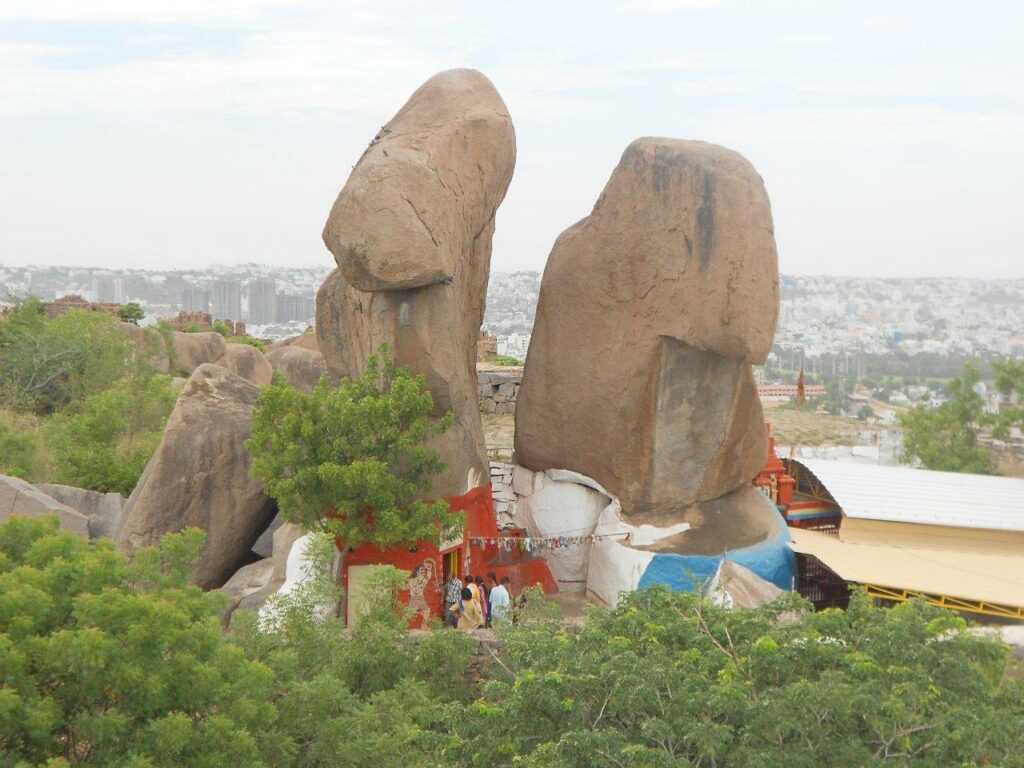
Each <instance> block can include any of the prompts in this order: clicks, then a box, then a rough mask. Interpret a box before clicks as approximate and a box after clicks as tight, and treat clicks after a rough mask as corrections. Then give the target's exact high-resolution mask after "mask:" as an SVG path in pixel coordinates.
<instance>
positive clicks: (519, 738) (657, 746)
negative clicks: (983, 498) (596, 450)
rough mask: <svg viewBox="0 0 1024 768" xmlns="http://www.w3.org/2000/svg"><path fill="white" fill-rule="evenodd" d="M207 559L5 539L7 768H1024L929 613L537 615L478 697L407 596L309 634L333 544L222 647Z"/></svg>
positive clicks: (968, 648) (1016, 675) (961, 655)
mask: <svg viewBox="0 0 1024 768" xmlns="http://www.w3.org/2000/svg"><path fill="white" fill-rule="evenodd" d="M202 540H203V539H202V534H201V533H199V532H198V531H194V530H191V531H186V532H185V533H184V534H181V535H174V536H167V537H165V538H164V540H163V541H162V543H161V545H160V547H159V548H145V549H142V550H140V551H139V552H138V553H137V554H136V556H135V558H134V559H133V560H132V561H131V562H127V561H126V560H125V559H124V557H123V556H122V555H120V554H119V553H117V552H116V551H115V550H114V549H113V547H112V546H111V545H110V544H109V543H106V542H103V543H100V542H87V541H85V540H83V539H81V538H79V537H77V536H74V535H72V534H69V533H64V532H61V531H59V529H58V524H57V520H56V519H55V518H49V519H32V518H12V519H10V520H8V521H6V522H4V523H3V524H0V767H2V768H14V767H15V766H44V765H48V766H57V765H65V766H115V767H124V768H127V767H129V766H132V767H134V768H140V767H141V766H147V767H151V768H170V767H171V766H184V765H189V766H202V767H203V768H220V767H221V766H254V767H255V768H262V767H263V766H275V767H280V768H328V767H331V768H333V767H334V766H353V767H355V766H373V767H374V768H406V767H409V768H427V767H428V766H437V765H450V766H456V767H458V766H465V767H466V768H469V767H470V766H473V767H481V768H482V767H483V766H510V765H517V766H523V767H524V768H538V767H539V766H552V767H553V766H558V767H559V768H563V767H567V768H573V767H574V766H578V767H580V768H583V767H584V766H585V767H586V768H590V767H591V766H595V767H596V768H612V767H613V766H614V767H615V768H619V766H669V765H672V766H675V765H715V766H719V768H732V767H736V768H749V767H754V768H768V766H773V767H774V766H780V765H785V766H787V768H789V767H790V766H792V767H793V768H812V767H813V768H818V766H822V765H828V766H836V767H837V768H854V767H856V768H862V767H863V766H882V765H890V764H894V765H913V766H920V767H921V768H947V767H948V766H983V765H992V766H997V765H998V766H1001V767H1002V768H1021V766H1024V729H1022V728H1021V727H1020V724H1021V722H1022V721H1024V687H1022V684H1021V680H1020V669H1019V667H1018V668H1014V666H1013V664H1014V662H1013V660H1012V658H1011V656H1010V654H1009V652H1008V649H1007V648H1006V647H1005V646H1004V645H1002V644H1000V643H997V642H995V641H993V640H990V639H987V638H984V637H979V636H975V635H973V634H971V633H969V632H968V631H967V628H966V626H965V623H964V622H963V620H961V619H960V618H959V617H957V616H956V615H955V614H953V613H950V612H947V611H942V610H939V609H935V608H930V607H928V606H927V605H925V604H923V603H921V602H910V603H906V604H902V605H899V606H897V607H895V608H892V609H879V608H877V607H875V606H873V605H872V604H871V602H870V601H869V599H868V598H867V596H866V595H865V594H864V593H863V592H861V593H858V594H856V595H855V596H854V599H853V600H852V602H851V605H850V609H849V611H846V612H842V611H837V610H829V611H824V612H822V613H817V614H815V613H810V612H809V611H808V606H807V604H806V603H804V602H803V601H802V600H801V599H800V598H798V597H795V596H793V595H787V596H784V597H783V598H782V599H780V600H779V601H777V602H776V603H774V604H771V605H768V606H765V607H763V608H760V609H757V610H753V611H746V610H725V609H721V608H718V607H715V606H713V605H711V604H709V603H708V602H706V601H703V600H702V599H700V598H698V597H696V596H694V595H689V594H679V593H674V592H671V591H669V590H667V589H665V588H660V587H656V588H650V589H647V590H643V591H640V592H635V593H632V594H629V595H626V596H624V598H623V600H622V601H621V602H620V604H619V605H618V607H616V608H615V609H614V610H606V609H599V608H593V609H591V610H590V612H589V613H588V615H587V617H586V620H585V622H584V623H583V625H582V626H580V627H566V626H564V625H563V623H562V622H561V620H560V619H559V617H558V615H557V611H556V610H555V609H554V607H553V606H551V605H549V604H547V603H546V602H545V601H544V600H543V599H542V598H541V597H540V596H539V595H538V594H531V595H530V596H529V600H528V603H527V608H526V610H525V611H524V612H520V613H519V614H518V616H517V618H518V623H517V624H516V625H514V626H513V625H505V627H504V628H503V629H502V631H501V632H500V638H501V641H502V645H503V647H504V650H494V649H492V651H491V652H492V653H496V654H497V658H496V660H495V661H494V663H493V664H491V665H490V666H489V667H485V668H482V669H481V670H480V671H482V672H483V673H484V674H485V675H486V676H487V677H486V678H485V679H484V681H483V682H482V684H480V685H477V684H475V683H474V682H473V680H472V678H473V674H472V672H471V670H470V662H471V660H472V659H473V651H474V649H475V644H474V643H473V641H472V640H470V639H469V637H468V636H467V635H466V634H464V633H462V632H458V631H455V630H442V629H438V630H434V631H430V632H425V633H419V632H416V633H410V632H407V631H406V630H405V629H404V625H403V619H402V617H401V616H400V615H398V614H395V613H392V612H391V611H390V608H391V600H392V598H393V596H394V591H395V589H396V587H397V585H398V582H397V581H396V579H397V577H398V574H397V573H387V574H385V575H384V576H383V577H382V578H381V579H380V580H379V583H378V584H376V585H375V586H374V588H373V590H374V592H375V594H376V595H377V598H376V599H375V600H374V601H373V605H374V606H375V610H373V611H371V613H370V614H369V615H368V616H366V617H365V618H364V620H363V621H362V622H360V624H359V626H358V627H357V628H356V629H355V630H346V629H345V627H343V626H342V623H341V621H340V620H339V619H337V618H336V617H335V616H334V615H333V613H330V612H327V613H325V612H324V611H322V610H319V609H318V606H321V607H322V606H323V605H324V600H325V599H326V600H331V599H334V598H336V596H337V586H336V585H335V584H334V579H333V578H332V576H331V574H332V573H333V565H332V561H333V558H334V549H333V541H332V540H331V539H330V537H329V536H327V535H322V536H320V537H318V538H316V539H315V540H314V542H313V545H312V556H311V560H312V563H313V565H312V567H313V579H312V580H311V581H310V582H307V583H306V584H304V585H302V586H300V587H299V589H298V590H297V591H296V592H295V593H293V594H292V595H291V596H289V597H284V598H278V603H277V605H276V608H275V612H274V618H273V619H272V620H264V621H260V620H259V619H257V617H256V616H255V614H252V613H248V612H239V613H237V614H236V617H235V621H234V623H233V627H232V631H231V632H230V633H225V632H223V631H222V630H221V629H220V626H219V622H218V620H217V615H218V611H219V610H220V609H221V607H222V606H223V603H224V600H223V598H222V597H220V596H219V595H217V594H216V593H208V594H204V593H202V592H201V591H200V590H199V589H197V588H195V587H193V586H190V585H189V584H188V578H189V573H190V563H191V562H192V561H193V560H194V558H195V557H196V555H197V554H198V552H199V551H200V547H201V546H202ZM484 655H485V657H487V656H489V654H487V653H485V654H484ZM477 658H478V659H479V658H480V657H477Z"/></svg>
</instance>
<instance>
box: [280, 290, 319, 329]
mask: <svg viewBox="0 0 1024 768" xmlns="http://www.w3.org/2000/svg"><path fill="white" fill-rule="evenodd" d="M315 315H316V299H314V298H313V297H312V296H293V295H291V294H285V293H283V294H281V295H279V296H278V297H277V322H279V323H287V322H289V321H292V320H299V321H302V320H312V319H313V317H314V316H315Z"/></svg>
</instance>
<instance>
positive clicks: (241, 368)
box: [216, 344, 274, 387]
mask: <svg viewBox="0 0 1024 768" xmlns="http://www.w3.org/2000/svg"><path fill="white" fill-rule="evenodd" d="M216 362H217V365H223V366H224V367H225V368H227V369H228V370H229V371H231V372H232V373H234V374H236V375H237V376H241V377H242V378H243V379H245V380H246V381H248V382H251V383H253V384H255V385H256V386H257V387H265V386H266V385H267V384H269V383H270V379H271V378H272V377H273V375H274V369H273V368H272V367H271V365H270V363H269V362H268V361H267V359H266V358H265V357H264V356H263V354H262V353H261V352H260V351H259V350H258V349H256V347H251V346H249V345H248V344H225V345H224V356H223V357H222V358H221V359H220V360H218V361H216Z"/></svg>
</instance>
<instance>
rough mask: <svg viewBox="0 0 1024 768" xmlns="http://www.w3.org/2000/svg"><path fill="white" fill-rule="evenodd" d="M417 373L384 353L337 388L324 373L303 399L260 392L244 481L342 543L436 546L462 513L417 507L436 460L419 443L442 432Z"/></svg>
mask: <svg viewBox="0 0 1024 768" xmlns="http://www.w3.org/2000/svg"><path fill="white" fill-rule="evenodd" d="M432 409H433V398H432V397H431V395H430V392H429V391H428V390H427V389H426V386H425V383H424V379H423V377H422V376H414V375H413V374H412V373H410V372H409V371H408V370H407V369H405V368H400V367H398V366H396V365H395V363H394V362H393V361H392V359H391V357H390V355H389V354H388V350H387V348H386V347H383V348H382V349H381V351H380V353H379V354H378V355H374V356H371V357H370V358H369V360H367V363H366V370H365V373H364V374H363V375H362V376H360V377H358V378H349V379H344V380H343V381H342V382H341V383H340V385H339V386H337V387H334V386H332V385H331V383H330V381H329V380H328V379H327V377H324V378H322V379H321V380H320V382H319V384H317V386H316V389H315V390H314V391H313V392H312V393H304V392H300V391H299V390H297V389H295V388H294V387H292V386H291V385H289V384H288V383H287V382H278V383H274V384H271V386H269V387H266V388H265V389H264V390H263V391H262V392H261V394H260V399H259V403H258V405H257V407H256V410H255V412H254V414H253V421H252V438H251V439H250V440H249V441H248V443H247V446H248V448H249V450H250V452H251V453H252V456H253V466H252V473H253V476H254V477H256V478H258V479H260V480H263V481H264V482H265V484H266V488H267V492H268V493H269V494H270V495H271V496H272V497H273V498H274V499H276V500H277V503H278V507H279V508H280V510H281V513H282V515H283V516H284V518H285V519H287V520H290V521H293V522H299V523H302V524H303V525H305V526H307V527H313V528H316V529H320V530H327V531H329V532H330V533H331V534H332V535H334V536H337V537H339V538H341V540H342V541H344V542H345V545H346V546H347V547H350V548H351V547H356V546H358V545H359V544H362V543H363V542H367V541H369V542H373V543H374V544H377V545H379V546H382V547H390V546H396V545H409V544H412V543H414V542H416V541H420V540H426V539H432V540H434V541H437V539H438V535H439V529H440V531H441V532H442V533H444V534H447V533H449V532H452V531H454V530H456V529H457V528H458V526H459V525H460V524H461V516H460V515H458V514H453V513H451V512H449V510H448V504H447V502H445V501H443V500H442V501H438V502H425V501H421V500H420V497H422V496H423V495H425V494H426V493H429V491H430V487H431V480H432V478H433V477H434V476H435V475H436V474H437V473H439V472H440V471H442V469H443V468H444V464H443V462H442V461H441V459H440V457H439V456H438V454H437V452H436V451H434V450H433V449H431V448H429V447H427V446H426V445H425V442H426V440H427V439H428V438H429V437H430V436H431V435H434V434H439V433H440V432H442V431H443V430H444V429H447V427H448V425H449V424H450V423H451V415H450V414H448V415H446V416H445V417H444V418H442V419H440V420H439V421H436V422H435V421H433V420H432V419H431V418H430V413H431V411H432Z"/></svg>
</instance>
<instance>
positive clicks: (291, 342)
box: [270, 330, 320, 352]
mask: <svg viewBox="0 0 1024 768" xmlns="http://www.w3.org/2000/svg"><path fill="white" fill-rule="evenodd" d="M283 347H302V348H303V349H308V350H310V351H312V352H319V351H320V341H319V340H318V339H317V337H316V331H311V330H310V331H306V332H305V333H300V334H299V335H298V336H292V337H291V338H289V339H281V341H275V342H274V343H273V344H271V345H270V351H274V350H275V349H281V348H283Z"/></svg>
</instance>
